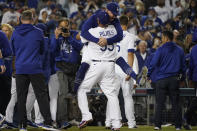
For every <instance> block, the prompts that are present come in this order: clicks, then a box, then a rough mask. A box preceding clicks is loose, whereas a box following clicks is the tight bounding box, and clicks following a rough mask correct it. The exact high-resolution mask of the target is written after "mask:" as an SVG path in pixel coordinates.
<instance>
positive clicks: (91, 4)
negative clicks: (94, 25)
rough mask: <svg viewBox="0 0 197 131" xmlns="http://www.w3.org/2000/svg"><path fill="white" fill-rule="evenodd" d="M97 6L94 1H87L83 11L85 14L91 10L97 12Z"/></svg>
mask: <svg viewBox="0 0 197 131" xmlns="http://www.w3.org/2000/svg"><path fill="white" fill-rule="evenodd" d="M98 9H99V8H98V6H97V5H96V3H95V1H92V0H87V5H86V7H85V9H84V11H85V12H88V11H89V10H93V12H95V11H96V10H98Z"/></svg>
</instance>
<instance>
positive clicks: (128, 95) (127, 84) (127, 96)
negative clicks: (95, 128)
mask: <svg viewBox="0 0 197 131" xmlns="http://www.w3.org/2000/svg"><path fill="white" fill-rule="evenodd" d="M121 72H122V71H121ZM117 77H118V80H119V81H120V84H119V87H121V89H122V94H123V98H124V109H125V115H126V118H127V120H128V127H129V128H132V127H134V126H135V125H136V121H135V116H134V113H135V112H134V103H133V97H132V95H133V87H132V86H133V80H132V79H130V80H129V81H125V78H126V75H125V74H121V73H120V74H119V75H117ZM118 93H119V92H117V94H118ZM108 112H109V109H108V106H107V111H106V121H105V125H106V127H110V126H111V125H110V124H111V122H110V117H109V115H108V114H109V113H108Z"/></svg>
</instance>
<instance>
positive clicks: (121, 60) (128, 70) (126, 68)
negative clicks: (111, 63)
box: [116, 57, 137, 80]
mask: <svg viewBox="0 0 197 131" xmlns="http://www.w3.org/2000/svg"><path fill="white" fill-rule="evenodd" d="M116 64H117V65H119V66H120V68H121V69H122V71H123V72H124V73H125V74H127V75H129V76H131V77H132V78H133V79H135V80H136V79H137V75H136V73H135V72H134V71H133V69H132V68H131V67H130V66H129V65H128V64H127V62H126V61H125V60H124V58H123V57H118V58H117V59H116Z"/></svg>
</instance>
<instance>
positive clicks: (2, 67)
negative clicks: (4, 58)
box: [0, 65, 6, 74]
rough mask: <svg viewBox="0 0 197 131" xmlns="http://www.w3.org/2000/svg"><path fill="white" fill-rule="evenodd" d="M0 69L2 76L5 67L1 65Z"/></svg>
mask: <svg viewBox="0 0 197 131" xmlns="http://www.w3.org/2000/svg"><path fill="white" fill-rule="evenodd" d="M0 68H1V72H0V74H3V73H4V72H5V71H6V67H5V65H1V66H0Z"/></svg>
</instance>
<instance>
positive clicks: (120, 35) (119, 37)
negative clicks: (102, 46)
mask: <svg viewBox="0 0 197 131" xmlns="http://www.w3.org/2000/svg"><path fill="white" fill-rule="evenodd" d="M100 11H101V10H98V11H96V12H95V13H94V14H93V15H92V16H91V17H90V18H89V19H88V20H87V21H86V22H85V23H84V24H83V26H82V30H81V36H82V37H84V38H85V39H87V40H89V41H92V42H94V43H98V42H99V39H98V38H95V37H94V36H92V35H91V34H90V33H89V31H88V30H89V29H91V28H95V27H97V26H98V23H97V18H98V14H99V12H100ZM110 24H111V25H114V27H115V28H116V31H117V35H115V36H114V37H112V38H108V39H107V43H108V44H109V45H111V44H114V43H116V42H120V41H121V40H122V38H123V30H122V27H121V25H120V21H119V20H118V19H117V18H115V19H114V20H113V21H112V22H111V23H110Z"/></svg>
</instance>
